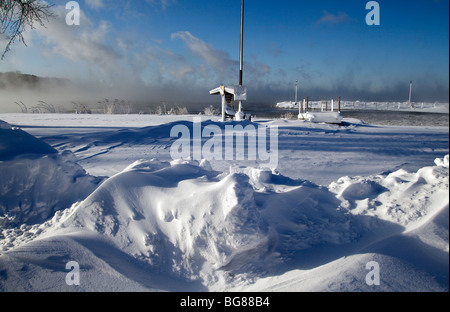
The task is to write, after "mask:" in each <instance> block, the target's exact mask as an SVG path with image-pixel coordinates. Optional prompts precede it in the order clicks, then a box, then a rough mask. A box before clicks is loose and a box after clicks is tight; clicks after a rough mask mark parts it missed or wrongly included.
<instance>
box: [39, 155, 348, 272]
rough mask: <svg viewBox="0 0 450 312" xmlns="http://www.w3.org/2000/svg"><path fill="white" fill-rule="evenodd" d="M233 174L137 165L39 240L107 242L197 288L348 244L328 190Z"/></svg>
mask: <svg viewBox="0 0 450 312" xmlns="http://www.w3.org/2000/svg"><path fill="white" fill-rule="evenodd" d="M239 171H240V170H239V169H236V168H234V169H231V170H230V173H229V174H223V173H221V174H218V173H217V172H213V171H211V170H210V166H209V164H208V163H207V162H205V161H203V162H201V163H200V164H199V163H198V162H195V161H188V162H186V161H173V162H172V163H165V162H159V161H156V160H151V161H138V162H136V163H134V164H132V165H131V166H129V167H127V168H126V169H125V170H124V171H123V172H121V173H119V174H117V175H115V176H113V177H111V178H110V179H108V180H107V181H106V182H104V183H103V184H102V185H101V186H100V187H99V188H98V189H97V190H96V191H95V192H94V193H92V194H91V195H90V196H89V197H88V198H87V199H86V200H84V201H83V202H80V203H77V204H76V205H74V206H73V207H72V208H71V209H70V211H68V212H65V213H64V214H63V215H62V216H60V218H58V220H56V222H55V223H54V224H52V225H51V226H50V227H49V228H48V229H46V236H48V235H50V236H54V235H59V234H75V235H81V234H80V233H86V231H88V232H90V233H95V234H99V235H101V236H106V237H108V238H109V239H111V240H112V242H113V243H114V244H115V246H116V247H117V248H118V249H120V250H122V251H123V252H125V253H127V254H128V255H130V256H132V257H133V258H134V259H138V260H139V261H140V262H143V263H144V264H146V265H149V266H150V267H151V268H152V269H153V270H154V271H157V272H163V273H169V274H170V275H172V276H176V277H181V278H184V279H187V280H198V279H201V280H203V281H206V280H210V279H211V278H212V277H211V276H214V272H215V271H218V270H219V271H226V272H234V273H236V272H250V271H252V270H260V269H262V268H263V267H267V266H270V262H271V261H273V259H274V258H273V257H278V256H281V257H280V258H287V257H289V256H291V255H292V254H293V253H295V252H296V251H298V250H301V249H306V248H310V247H312V246H317V245H323V244H342V243H348V242H351V241H352V240H353V239H354V238H355V235H353V232H352V231H351V230H350V224H351V220H350V219H349V217H348V216H347V215H345V214H342V213H341V212H339V211H338V210H337V207H338V206H339V201H338V200H337V199H336V197H335V195H334V194H332V193H330V192H329V191H328V190H327V189H326V188H321V187H318V186H316V185H314V184H312V183H310V182H306V181H295V180H291V179H289V178H286V177H283V176H279V175H277V174H274V173H272V172H270V171H263V170H261V169H250V168H247V169H245V170H243V172H239ZM77 233H78V234H77ZM272 265H273V263H272Z"/></svg>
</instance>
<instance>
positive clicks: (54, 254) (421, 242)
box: [0, 116, 449, 291]
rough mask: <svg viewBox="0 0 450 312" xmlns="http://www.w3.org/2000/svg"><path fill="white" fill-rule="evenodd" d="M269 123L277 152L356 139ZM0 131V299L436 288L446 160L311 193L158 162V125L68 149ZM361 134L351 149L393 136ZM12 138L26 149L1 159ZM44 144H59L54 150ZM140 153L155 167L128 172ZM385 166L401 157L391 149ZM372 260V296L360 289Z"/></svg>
mask: <svg viewBox="0 0 450 312" xmlns="http://www.w3.org/2000/svg"><path fill="white" fill-rule="evenodd" d="M6 117H7V116H6ZM2 118H3V117H2ZM51 118H54V117H48V119H46V122H51ZM62 118H63V117H62ZM86 118H89V117H86ZM127 118H130V117H127ZM179 118H183V117H179ZM55 122H57V121H55ZM178 122H183V123H186V122H187V121H181V120H180V121H178ZM260 122H263V121H260ZM275 124H278V125H279V126H280V128H281V129H280V149H281V150H282V149H283V146H284V145H285V144H288V143H291V142H293V141H295V142H297V144H301V143H302V141H303V140H305V139H306V138H308V137H307V136H305V134H304V132H308V133H314V132H320V134H317V133H316V134H314V136H315V138H316V139H317V138H319V137H321V138H324V137H327V136H328V135H329V134H330V133H333V134H334V135H345V133H346V132H348V131H354V130H355V129H359V128H355V125H350V124H349V125H348V126H347V127H338V126H331V125H310V126H306V125H305V124H304V123H300V124H299V123H297V124H296V123H295V122H288V124H287V125H286V124H285V121H276V122H275ZM0 125H1V130H0V131H2V140H1V141H0V150H2V151H4V154H3V155H7V157H5V159H2V161H0V172H1V175H0V192H1V197H0V230H1V232H0V290H2V291H185V290H189V291H448V289H449V287H448V285H449V280H448V267H449V263H448V252H449V237H448V210H449V204H448V203H449V193H448V175H449V170H448V155H446V156H445V154H444V155H442V157H440V158H437V159H436V160H435V163H434V164H433V162H430V163H429V164H424V166H422V167H420V168H418V169H417V170H414V171H411V170H405V169H404V168H394V170H387V171H383V172H381V173H380V172H378V173H373V174H368V175H351V176H346V175H342V176H341V177H339V178H337V179H335V180H334V181H332V182H331V183H329V184H328V185H319V184H318V183H315V182H312V181H309V180H305V179H301V178H300V177H291V176H288V175H285V174H283V173H280V172H279V171H268V170H263V169H260V168H258V167H257V166H251V165H238V164H236V163H233V162H231V163H229V166H228V167H227V169H223V168H224V166H223V165H219V166H217V165H216V164H215V163H213V162H211V163H209V162H207V161H200V162H198V161H186V160H184V161H182V160H171V159H169V158H168V151H167V146H168V144H169V143H170V142H171V141H170V140H169V138H168V135H169V132H170V127H171V126H173V124H172V123H169V124H164V123H162V124H155V125H152V126H149V127H146V128H133V129H131V128H127V129H125V128H124V129H115V130H109V131H107V130H102V131H99V130H98V129H97V130H96V131H89V133H85V132H83V133H81V132H79V133H77V134H76V133H73V134H72V136H71V137H70V139H78V141H77V140H73V141H71V140H69V138H68V137H66V136H64V135H62V134H61V135H60V136H58V134H57V133H51V134H50V135H49V136H46V137H45V138H43V140H40V139H38V138H36V137H34V136H31V135H29V134H26V135H25V132H24V131H22V130H18V129H15V128H14V127H11V126H9V124H7V123H5V122H1V123H0ZM305 127H306V128H305ZM308 127H309V128H308ZM352 129H353V130H352ZM361 129H364V130H363V132H359V136H360V137H364V136H368V135H373V136H379V137H384V136H386V133H391V132H392V131H393V129H388V130H389V131H386V129H382V128H370V129H366V128H361ZM85 130H86V129H84V130H83V131H85ZM42 131H48V129H47V130H45V129H44V130H42ZM52 131H54V130H52ZM59 131H61V130H59ZM80 131H81V129H80ZM86 131H87V130H86ZM365 131H367V132H365ZM370 131H372V132H370ZM403 131H404V132H405V133H406V132H411V133H413V134H418V133H419V132H422V131H423V129H415V128H408V129H403ZM442 132H443V129H436V130H430V129H429V130H428V132H427V133H428V135H429V137H430V139H431V138H432V137H433V136H437V137H440V135H441V133H442ZM447 135H448V129H447ZM23 138H26V140H27V142H28V143H29V144H28V147H27V149H26V150H25V151H24V152H21V151H18V150H17V149H16V150H15V149H14V148H13V147H14V146H17V144H15V143H14V142H15V141H16V140H23ZM44 140H45V141H48V142H53V143H55V141H57V140H59V142H60V143H62V142H63V141H64V142H65V145H64V151H63V150H62V149H61V146H63V145H62V144H56V145H57V146H55V145H53V146H55V147H50V146H49V145H48V144H47V143H45V142H44ZM143 142H144V143H143ZM369 142H371V141H370V140H369ZM82 144H84V147H85V148H83V149H80V148H79V147H80V146H81V145H82ZM145 144H147V148H148V147H149V146H152V144H154V145H153V148H154V149H157V151H156V152H155V151H154V150H153V152H152V153H154V154H153V155H154V156H158V157H157V158H142V159H137V160H133V161H130V160H131V159H130V158H129V151H130V150H132V148H133V147H135V148H137V151H139V146H141V145H145ZM359 144H361V145H363V144H364V143H363V142H359ZM445 144H447V146H448V140H447V143H444V146H445ZM54 148H59V149H60V150H59V151H56V150H55V149H54ZM69 148H71V149H70V150H68V149H69ZM367 148H369V147H367ZM439 148H442V145H439V144H437V145H436V149H439ZM66 149H67V150H66ZM100 149H101V150H102V151H103V153H99V151H100ZM30 151H34V153H30ZM386 151H387V149H386V150H385V152H386ZM86 152H90V153H91V155H90V156H89V155H87V154H85V153H86ZM280 153H281V157H284V156H287V154H290V156H291V157H295V155H292V153H287V154H284V152H283V151H281V152H280ZM305 153H308V152H307V151H305ZM404 153H407V152H404ZM447 154H448V151H447ZM114 155H115V157H117V158H121V160H117V159H116V158H114V157H113V156H114ZM80 156H84V158H85V159H86V158H87V157H90V158H88V159H89V160H90V161H94V160H96V159H97V160H98V161H97V162H95V164H96V165H97V166H98V165H100V164H101V163H102V161H104V160H105V159H106V158H102V157H105V156H108V157H109V158H108V159H110V160H114V159H116V161H117V162H118V163H120V164H122V163H124V162H123V161H124V160H128V161H130V162H129V163H128V165H126V166H124V167H123V168H122V170H120V171H118V172H114V170H111V168H109V169H107V172H109V173H111V174H110V175H109V176H108V177H104V178H101V177H94V176H92V175H90V174H89V173H87V172H86V171H85V170H84V169H83V168H82V167H81V166H80V163H83V162H82V161H79V160H78V159H79V158H80ZM137 156H142V154H138V155H137ZM444 156H445V157H444ZM302 157H303V156H302V155H301V154H299V155H298V156H297V159H296V161H300V160H301V159H302ZM389 157H396V158H401V157H406V156H404V154H403V153H402V152H401V151H399V150H398V149H395V148H393V149H392V150H391V152H390V153H389ZM337 161H339V162H340V163H342V164H344V163H345V161H344V160H343V158H338V160H337ZM400 161H403V160H400ZM104 166H105V168H108V164H107V163H104ZM291 166H292V165H291ZM366 166H368V167H370V166H371V162H370V160H367V161H366ZM280 167H281V168H283V167H282V165H280ZM115 168H117V167H115ZM221 168H222V169H223V170H219V169H221ZM330 170H332V169H330ZM354 170H355V169H354ZM353 172H355V171H352V173H353ZM362 172H366V171H364V170H363V171H362ZM70 261H76V262H77V263H78V264H79V265H80V285H79V286H70V285H68V284H67V283H66V276H67V274H68V273H69V271H70V270H68V269H67V268H66V264H67V263H69V262H70ZM373 261H375V262H377V263H378V264H379V265H380V272H381V284H380V285H379V286H370V285H368V284H367V283H366V276H367V274H368V273H369V271H368V270H367V269H366V265H367V263H369V262H373Z"/></svg>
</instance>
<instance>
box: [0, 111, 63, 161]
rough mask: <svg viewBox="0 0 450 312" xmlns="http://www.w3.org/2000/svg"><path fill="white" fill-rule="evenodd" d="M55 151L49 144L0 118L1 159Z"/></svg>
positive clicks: (46, 153) (53, 152)
mask: <svg viewBox="0 0 450 312" xmlns="http://www.w3.org/2000/svg"><path fill="white" fill-rule="evenodd" d="M55 153H57V152H56V150H55V149H53V148H52V147H51V146H49V145H48V144H46V143H44V142H42V141H40V140H38V139H36V138H35V137H33V136H32V135H30V134H28V133H26V132H25V131H22V130H20V129H17V128H13V127H11V125H9V124H8V123H6V122H4V121H1V120H0V161H6V160H11V159H13V158H14V157H17V156H20V155H27V154H32V155H48V154H55Z"/></svg>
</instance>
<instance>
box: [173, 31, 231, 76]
mask: <svg viewBox="0 0 450 312" xmlns="http://www.w3.org/2000/svg"><path fill="white" fill-rule="evenodd" d="M171 37H172V39H181V40H183V41H184V42H185V43H186V45H187V46H188V48H189V49H190V50H191V52H192V53H193V54H194V55H195V56H196V57H198V58H199V59H200V60H201V61H203V62H204V63H206V64H207V65H209V66H211V67H212V68H213V69H214V70H215V71H218V72H221V73H226V72H227V71H229V69H230V67H232V68H235V67H236V66H238V65H239V62H238V61H234V60H232V59H231V58H230V56H229V55H228V53H227V52H225V51H223V50H219V49H214V48H213V47H212V46H210V45H207V44H206V43H205V42H204V41H203V40H201V39H199V38H197V37H195V36H194V35H192V34H191V33H190V32H189V31H180V32H177V33H173V34H172V36H171Z"/></svg>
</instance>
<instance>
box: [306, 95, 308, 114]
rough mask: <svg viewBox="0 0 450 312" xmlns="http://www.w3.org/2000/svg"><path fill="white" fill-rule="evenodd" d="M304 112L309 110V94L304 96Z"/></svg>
mask: <svg viewBox="0 0 450 312" xmlns="http://www.w3.org/2000/svg"><path fill="white" fill-rule="evenodd" d="M306 112H309V96H307V97H306Z"/></svg>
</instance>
